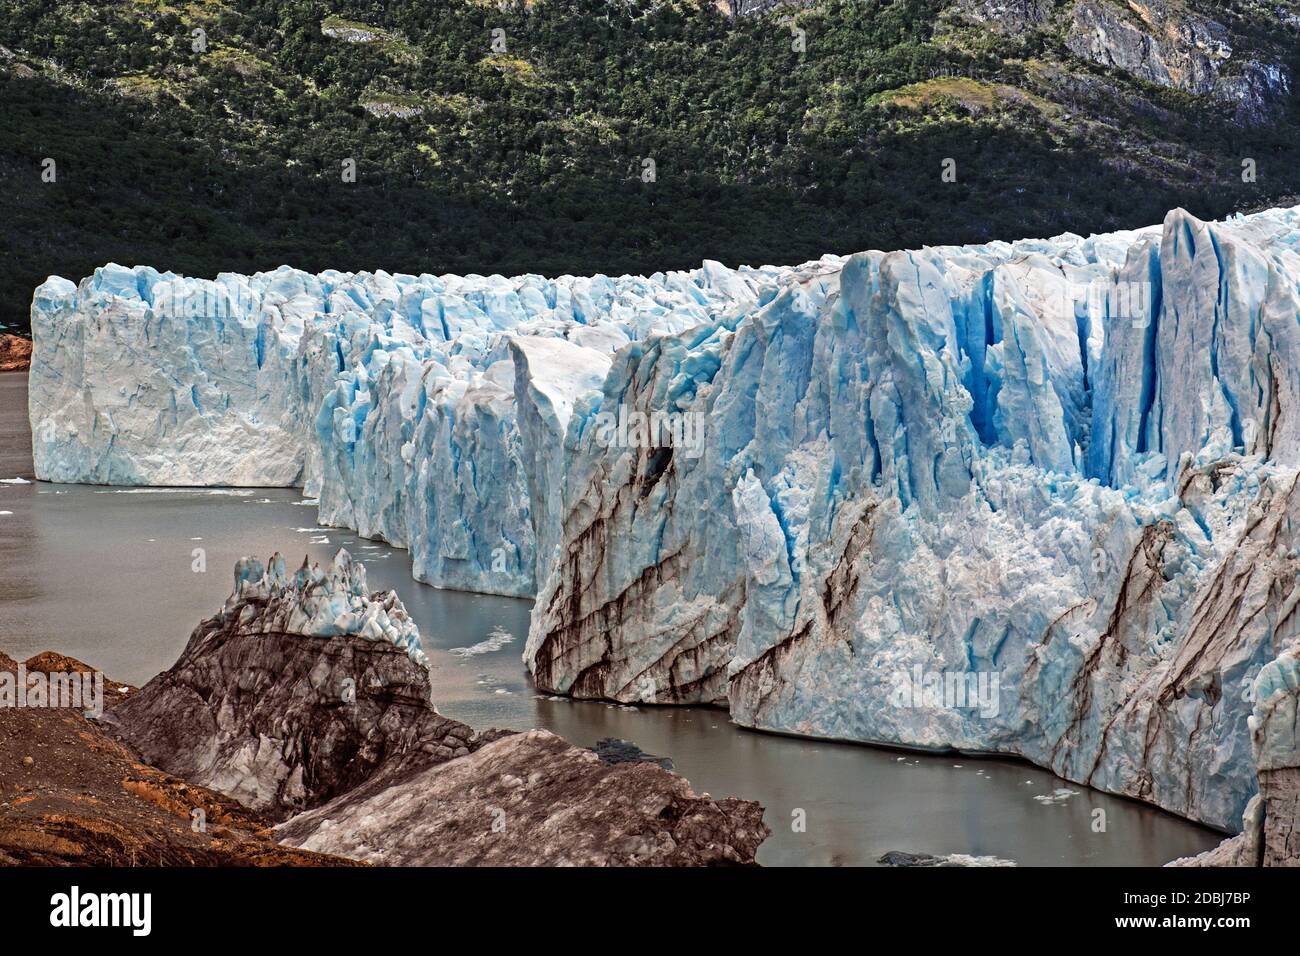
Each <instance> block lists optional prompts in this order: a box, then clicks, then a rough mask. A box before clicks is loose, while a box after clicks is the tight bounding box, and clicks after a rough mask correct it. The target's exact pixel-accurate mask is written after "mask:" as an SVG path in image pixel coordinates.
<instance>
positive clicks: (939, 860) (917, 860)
mask: <svg viewBox="0 0 1300 956" xmlns="http://www.w3.org/2000/svg"><path fill="white" fill-rule="evenodd" d="M876 862H878V863H880V864H882V865H883V866H900V867H910V866H970V867H978V866H1015V865H1016V864H1015V863H1014V862H1012V861H1011V860H1002V859H999V858H998V857H996V856H969V855H967V854H965V853H949V854H948V855H947V856H935V855H933V854H931V853H908V852H906V851H905V850H890V851H889V852H888V853H886V854H885V855H884V856H882V857H881V858H880V859H879V860H877V861H876Z"/></svg>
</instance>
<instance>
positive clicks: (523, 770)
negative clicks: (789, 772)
mask: <svg viewBox="0 0 1300 956" xmlns="http://www.w3.org/2000/svg"><path fill="white" fill-rule="evenodd" d="M762 818H763V811H762V808H761V807H759V806H758V804H756V803H753V802H751V801H746V800H734V799H727V800H716V801H715V800H712V799H710V798H709V797H708V796H707V795H705V796H698V795H697V794H695V793H694V791H692V790H691V788H690V785H689V784H688V783H687V782H686V780H685V779H684V778H682V777H680V776H678V775H676V774H674V773H669V772H668V771H666V770H663V769H661V768H660V767H658V766H655V765H653V764H651V763H647V762H644V761H630V762H621V763H618V764H616V765H611V764H608V763H606V762H604V761H602V760H601V759H600V757H598V756H597V755H596V754H595V753H593V752H592V751H590V750H585V749H583V748H580V747H574V746H572V745H571V744H568V743H565V742H564V741H563V740H561V739H560V738H559V737H556V736H555V735H554V734H551V733H549V732H547V731H544V730H533V731H529V732H527V733H522V734H511V735H510V736H507V737H504V738H502V739H500V740H498V741H496V742H494V743H490V744H487V745H486V746H484V747H482V748H481V749H479V750H477V751H475V752H474V753H473V754H471V755H470V756H468V757H462V758H461V759H459V760H453V761H450V762H448V763H443V764H438V765H437V766H432V767H426V768H425V769H423V770H417V771H414V772H410V773H407V774H397V775H393V774H387V773H386V774H384V775H383V776H382V777H381V778H377V779H375V780H372V781H371V782H370V783H367V784H365V785H363V786H361V787H359V788H357V789H356V790H354V791H352V792H351V793H347V794H344V795H343V796H341V797H339V798H338V799H336V800H334V801H333V802H331V803H329V804H326V805H325V806H323V807H319V808H318V809H316V810H312V811H310V812H308V813H304V814H301V815H300V816H297V817H295V818H294V819H292V820H290V821H289V822H288V823H285V824H283V825H281V826H280V827H279V828H278V829H277V831H276V833H277V836H278V837H279V839H280V841H281V842H282V843H283V844H285V845H286V846H291V847H298V848H302V849H313V850H317V851H319V852H329V853H335V854H338V855H340V856H346V857H350V858H353V859H357V860H364V861H366V862H370V863H377V864H386V865H404V866H467V865H480V866H511V865H529V866H532V865H544V866H719V865H743V864H752V863H753V862H754V854H755V853H756V851H757V850H758V846H759V844H760V843H761V842H762V841H763V840H764V839H765V838H766V837H767V835H768V833H769V832H770V831H769V830H768V828H767V826H766V825H765V824H764V823H763V820H762ZM327 848H328V849H327Z"/></svg>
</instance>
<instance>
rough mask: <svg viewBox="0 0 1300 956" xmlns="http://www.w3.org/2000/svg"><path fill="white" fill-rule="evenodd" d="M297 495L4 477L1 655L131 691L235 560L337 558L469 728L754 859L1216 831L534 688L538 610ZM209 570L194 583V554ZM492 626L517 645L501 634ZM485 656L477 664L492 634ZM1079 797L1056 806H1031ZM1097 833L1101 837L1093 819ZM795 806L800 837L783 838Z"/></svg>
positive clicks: (1000, 849) (1080, 860)
mask: <svg viewBox="0 0 1300 956" xmlns="http://www.w3.org/2000/svg"><path fill="white" fill-rule="evenodd" d="M14 477H25V478H29V479H30V478H31V477H32V464H31V448H30V435H29V431H28V424H27V393H26V376H25V374H22V373H0V478H3V479H9V478H14ZM315 516H316V509H315V508H314V507H312V506H311V505H310V504H307V503H304V501H303V498H302V496H301V495H300V494H299V493H297V492H295V491H291V490H278V489H277V490H267V489H251V490H250V489H232V490H222V489H218V490H212V489H195V490H153V489H123V488H104V487H95V486H88V485H52V484H47V483H44V482H32V483H31V484H10V483H0V650H4V651H6V652H7V653H9V654H10V656H12V657H15V658H17V659H19V660H22V659H25V658H26V657H29V656H30V655H32V654H35V653H37V652H38V651H42V650H47V649H52V650H58V651H61V652H63V653H66V654H70V655H72V656H73V657H76V658H79V659H81V660H83V661H85V662H87V663H89V664H92V665H94V666H95V667H98V668H100V669H101V670H103V671H104V672H105V673H106V674H108V675H109V676H110V678H117V679H120V680H124V681H128V682H131V683H134V684H142V683H144V682H145V681H146V680H148V679H149V678H150V677H152V676H154V675H155V674H156V673H158V672H159V671H160V670H163V669H165V668H167V667H168V666H170V664H171V663H172V662H173V661H174V660H175V659H176V657H177V655H179V653H180V652H181V650H182V649H183V648H184V646H185V643H186V640H187V639H188V637H189V634H190V631H191V630H192V629H193V628H194V625H195V624H196V623H198V621H199V620H200V619H201V618H204V617H208V616H210V615H211V614H213V613H215V612H216V611H217V610H218V609H219V608H220V606H221V603H222V601H224V600H225V598H226V596H227V595H228V594H229V593H230V590H231V585H232V569H233V567H234V563H235V561H236V560H237V559H238V558H239V557H240V556H242V555H246V554H248V555H258V556H261V557H263V558H265V557H268V556H270V555H271V554H272V553H273V552H275V551H280V552H282V553H283V554H284V555H285V556H286V557H287V558H288V559H289V560H290V562H291V563H292V564H295V565H296V563H297V562H299V561H301V559H302V556H303V555H310V556H311V557H312V558H313V559H315V560H319V561H322V562H323V561H327V560H329V559H330V558H331V557H332V556H333V554H334V551H335V550H336V549H337V548H339V547H346V548H347V549H348V550H349V551H351V552H352V554H353V555H354V556H355V557H357V558H359V559H360V560H361V561H363V562H364V563H365V565H366V569H367V572H368V575H369V581H370V584H371V586H372V587H373V588H392V589H394V590H396V591H397V592H398V594H399V595H400V596H401V598H402V601H403V602H404V603H405V604H406V607H407V610H409V611H410V613H411V615H412V616H413V617H414V619H415V620H416V622H417V623H418V624H419V626H420V630H421V632H422V633H423V636H424V643H425V647H426V649H427V650H428V653H429V658H430V660H431V662H432V664H433V687H434V700H435V701H436V702H437V704H438V709H439V710H441V711H442V712H443V713H444V714H447V715H448V716H451V717H455V718H458V719H460V720H463V721H465V722H466V723H469V724H471V725H473V726H474V727H476V728H485V727H489V726H496V727H508V728H512V729H526V728H531V727H545V728H547V729H549V730H553V731H555V732H556V733H558V734H560V735H561V736H563V737H566V738H567V739H569V740H571V741H573V742H574V743H577V744H582V745H586V746H590V745H591V744H594V743H595V742H596V741H597V740H599V739H600V738H602V737H622V738H624V739H627V740H632V741H634V742H635V743H637V744H638V745H639V746H640V747H642V748H643V749H644V750H647V751H649V752H651V753H655V754H663V755H666V756H669V757H671V758H672V759H673V761H674V763H675V765H676V769H677V770H679V771H681V772H682V773H683V774H685V775H686V776H687V777H688V778H689V779H690V781H691V783H692V784H693V786H694V787H695V789H696V790H697V791H699V792H708V793H710V794H712V795H713V796H715V797H720V796H741V797H749V798H752V799H755V800H758V801H759V802H760V803H762V804H763V806H764V807H766V810H767V816H766V819H767V822H768V824H769V825H770V826H771V827H772V830H773V833H772V836H771V837H770V838H769V839H768V840H767V842H766V843H765V844H764V845H763V848H762V850H761V852H760V854H759V859H760V861H761V862H763V863H766V864H769V865H779V864H796V865H807V864H845V865H859V864H872V863H874V862H875V861H876V859H877V858H878V857H879V856H880V855H881V854H882V853H884V852H885V851H886V850H909V851H912V852H926V853H936V854H944V853H969V854H972V855H979V856H982V855H990V856H997V857H1001V858H1003V859H1008V860H1015V861H1017V862H1018V863H1020V864H1022V865H1030V864H1040V865H1078V864H1110V865H1158V864H1161V863H1164V862H1166V861H1168V860H1170V859H1173V858H1174V857H1177V856H1185V855H1187V854H1191V853H1197V852H1200V851H1201V850H1204V849H1207V848H1209V847H1210V846H1213V845H1215V844H1216V843H1217V842H1218V840H1219V839H1220V838H1221V837H1220V836H1219V835H1218V834H1216V833H1213V832H1211V831H1209V830H1206V829H1204V828H1201V827H1198V826H1196V825H1193V824H1190V823H1187V822H1186V821H1183V820H1180V819H1178V818H1176V817H1174V816H1171V815H1169V814H1166V813H1162V812H1160V811H1158V810H1154V809H1151V808H1149V807H1145V806H1142V805H1140V804H1137V803H1133V802H1131V801H1127V800H1122V799H1120V798H1117V797H1110V796H1106V795H1104V794H1101V793H1097V792H1095V791H1092V790H1089V789H1088V788H1086V787H1081V786H1078V785H1076V784H1070V783H1067V782H1066V781H1064V780H1061V779H1060V778H1058V777H1056V776H1054V775H1053V774H1051V773H1048V772H1046V771H1043V770H1040V769H1037V768H1035V767H1031V766H1029V765H1027V764H1023V763H1019V762H1016V761H1010V760H992V759H975V758H969V757H935V756H918V755H914V754H903V753H901V752H896V751H889V750H883V749H877V748H872V747H864V746H855V745H851V744H832V743H821V742H815V741H806V740H797V739H794V738H789V737H781V736H774V735H768V734H759V733H754V732H751V731H746V730H743V729H741V728H738V727H735V726H733V725H732V724H730V723H729V722H728V719H727V715H726V713H725V712H724V711H721V710H711V709H697V708H693V709H671V708H646V707H642V708H634V707H622V706H613V705H606V704H601V703H591V702H573V701H567V700H556V699H552V698H549V697H547V696H545V695H540V694H538V693H537V692H536V691H535V690H534V689H533V687H532V685H531V684H530V682H529V678H528V673H527V671H526V669H525V668H524V665H523V663H522V662H521V660H520V653H521V652H522V650H523V642H524V639H525V636H526V635H527V632H528V611H529V602H527V601H519V600H512V599H508V598H495V597H485V596H481V595H474V594H466V593H462V592H456V591H440V590H438V589H436V588H432V587H429V586H427V585H423V584H419V583H418V582H416V581H413V580H412V579H411V576H410V564H409V562H408V560H407V556H406V552H405V551H403V550H400V549H397V548H392V547H389V546H388V545H385V544H383V543H380V542H372V541H366V540H364V539H358V537H357V536H356V535H355V534H354V533H351V532H343V531H339V530H336V529H326V528H320V527H318V526H317V525H316V521H315ZM196 548H202V549H203V551H204V555H205V558H206V563H207V570H206V572H203V573H196V572H195V571H194V570H193V569H192V566H193V564H194V550H195V549H196ZM502 632H505V634H506V635H508V638H507V637H505V636H502ZM494 633H495V634H497V635H498V639H497V640H495V641H492V642H491V644H492V645H496V646H495V649H492V650H486V651H484V652H482V653H468V652H467V651H466V649H467V648H473V647H474V646H475V645H479V644H483V643H484V642H487V641H488V640H489V638H490V637H492V635H493V634H494ZM1058 789H1059V790H1070V791H1074V793H1073V794H1071V795H1069V796H1066V797H1065V798H1064V799H1061V800H1060V801H1059V802H1054V803H1046V802H1043V801H1039V800H1035V799H1034V798H1035V797H1037V796H1047V795H1051V794H1053V793H1054V792H1055V791H1057V790H1058ZM1097 808H1100V809H1103V810H1105V811H1106V832H1105V833H1094V832H1093V831H1092V822H1093V810H1094V809H1097ZM798 811H803V815H805V816H806V820H807V827H806V831H805V832H794V829H793V827H792V820H793V819H794V817H795V816H796V815H797V812H798Z"/></svg>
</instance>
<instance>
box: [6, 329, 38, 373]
mask: <svg viewBox="0 0 1300 956" xmlns="http://www.w3.org/2000/svg"><path fill="white" fill-rule="evenodd" d="M31 364H32V340H31V339H25V338H23V337H22V336H20V335H3V334H0V372H17V371H22V370H24V369H27V368H30V367H31Z"/></svg>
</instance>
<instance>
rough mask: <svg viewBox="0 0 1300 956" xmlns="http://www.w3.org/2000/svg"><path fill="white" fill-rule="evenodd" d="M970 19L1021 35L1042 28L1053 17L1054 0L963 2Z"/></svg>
mask: <svg viewBox="0 0 1300 956" xmlns="http://www.w3.org/2000/svg"><path fill="white" fill-rule="evenodd" d="M960 9H961V12H962V13H963V14H965V15H966V16H967V17H968V18H969V19H971V20H975V21H976V22H978V23H983V24H985V25H987V26H989V27H992V28H993V29H995V30H998V31H1000V32H1003V33H1020V32H1023V31H1025V30H1032V29H1034V28H1036V27H1040V26H1042V25H1043V24H1044V23H1046V22H1047V21H1048V20H1049V19H1050V18H1051V16H1052V14H1053V12H1054V9H1055V3H1054V2H1053V0H963V2H962V3H961V4H960Z"/></svg>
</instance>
